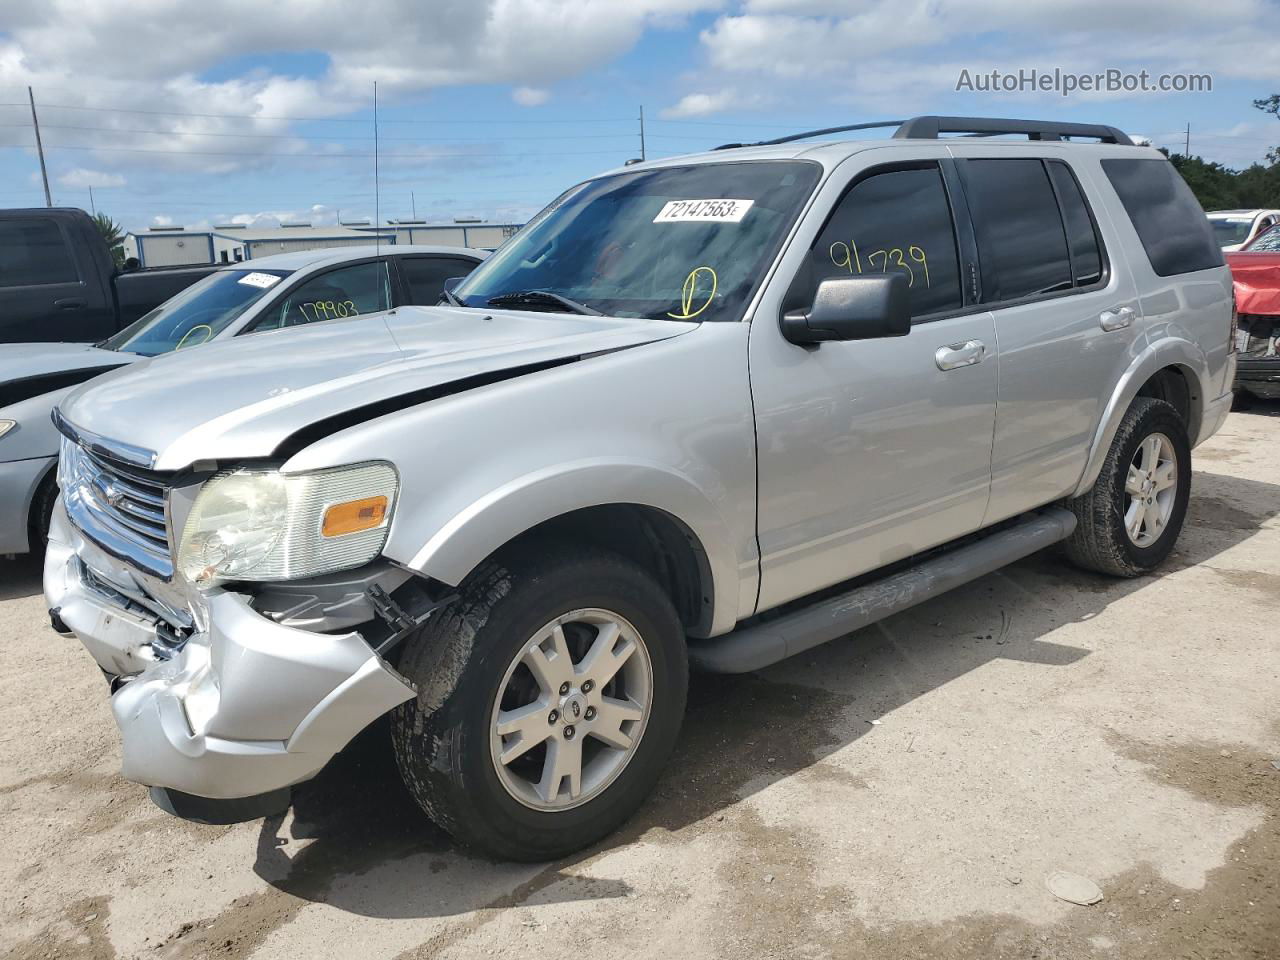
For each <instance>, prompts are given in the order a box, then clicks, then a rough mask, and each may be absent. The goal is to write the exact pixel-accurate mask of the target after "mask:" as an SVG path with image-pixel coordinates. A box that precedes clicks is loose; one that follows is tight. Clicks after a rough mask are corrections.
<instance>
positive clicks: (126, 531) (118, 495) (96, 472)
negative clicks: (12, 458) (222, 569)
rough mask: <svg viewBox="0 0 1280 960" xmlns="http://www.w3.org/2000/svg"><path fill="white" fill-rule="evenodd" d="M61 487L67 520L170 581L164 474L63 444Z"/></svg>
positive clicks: (68, 442)
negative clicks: (69, 519) (68, 518)
mask: <svg viewBox="0 0 1280 960" xmlns="http://www.w3.org/2000/svg"><path fill="white" fill-rule="evenodd" d="M59 486H60V487H61V488H62V495H63V502H64V503H65V504H66V508H67V515H68V516H69V517H70V518H71V520H72V522H73V523H75V525H76V526H77V527H79V528H80V529H81V530H82V531H84V533H85V534H86V535H87V536H88V537H89V538H90V539H91V540H93V541H94V542H95V543H97V544H98V545H99V546H100V547H102V548H103V549H104V550H106V551H107V552H109V553H112V554H114V555H116V556H118V557H120V558H122V559H124V560H127V561H129V562H131V563H134V564H135V565H137V566H138V567H139V568H140V569H142V570H144V571H146V572H147V573H150V574H152V575H154V576H157V577H161V578H162V579H165V580H168V579H169V578H170V577H172V576H173V560H172V557H171V556H170V550H169V535H168V530H167V528H166V524H165V496H166V494H167V493H168V478H167V477H166V475H165V474H162V473H158V472H156V471H154V470H147V469H145V468H143V467H138V466H135V465H133V464H128V463H124V462H123V461H119V460H116V459H114V458H112V457H108V456H106V455H105V454H103V453H101V452H99V451H97V450H89V449H88V448H86V447H85V446H82V445H81V444H80V443H77V442H76V441H75V440H72V439H70V438H69V437H64V438H63V440H62V454H61V462H60V463H59Z"/></svg>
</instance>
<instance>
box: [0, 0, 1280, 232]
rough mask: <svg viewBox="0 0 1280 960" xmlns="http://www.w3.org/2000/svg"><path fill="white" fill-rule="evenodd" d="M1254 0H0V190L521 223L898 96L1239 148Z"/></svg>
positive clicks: (1271, 127)
mask: <svg viewBox="0 0 1280 960" xmlns="http://www.w3.org/2000/svg"><path fill="white" fill-rule="evenodd" d="M1277 23H1280V9H1278V7H1277V4H1276V2H1275V0H1214V2H1213V3H1204V2H1203V0H1077V2H1073V3H1064V2H1061V0H861V2H858V0H417V2H412V0H404V2H394V0H365V2H362V3H351V2H346V3H341V2H330V0H273V2H269V3H267V2H263V0H226V2H219V0H198V2H186V3H182V2H177V0H128V2H124V0H93V2H88V0H44V2H41V3H32V2H30V0H16V2H15V0H0V205H3V206H6V207H11V206H25V205H37V204H41V203H42V202H43V194H42V191H41V187H40V180H39V171H38V166H37V163H36V158H35V152H34V149H33V144H34V138H33V135H32V129H31V116H30V110H29V107H28V106H27V102H26V96H27V86H28V85H31V86H32V87H33V88H34V91H35V97H36V104H37V107H38V108H39V111H40V120H41V128H42V135H43V139H44V144H45V150H46V155H47V159H48V163H49V177H50V181H51V187H52V190H53V198H54V202H55V203H57V204H66V205H76V206H84V207H86V208H87V207H88V205H89V188H90V187H92V188H93V193H94V201H95V203H96V205H97V207H98V208H99V209H102V210H106V211H108V212H109V213H110V214H111V215H112V216H114V217H115V218H116V219H117V220H119V221H121V222H122V223H123V224H124V225H125V226H126V227H127V228H139V227H144V226H146V225H147V224H150V223H180V224H188V225H195V224H208V223H221V222H228V221H239V222H255V221H256V222H273V219H279V218H286V219H298V218H303V219H310V220H312V221H314V222H317V223H325V222H329V223H332V222H334V221H335V219H336V218H337V217H338V216H339V215H340V216H341V217H342V219H344V220H346V219H356V218H361V217H372V216H374V214H375V197H374V176H373V170H374V158H373V153H374V137H373V114H372V110H371V107H372V99H373V86H374V81H377V84H378V100H379V121H380V122H379V151H380V154H381V160H380V167H381V185H382V197H381V214H382V216H383V218H384V219H385V218H387V217H408V216H410V215H411V214H413V213H415V212H416V215H417V216H418V217H419V218H427V219H430V220H440V219H450V218H452V217H455V216H483V217H486V218H494V219H504V220H505V219H516V220H522V219H524V218H525V217H527V216H528V215H529V214H530V213H531V212H533V211H535V210H537V209H538V208H539V207H541V206H542V205H543V204H544V203H545V202H546V201H547V200H548V199H550V198H551V197H552V196H554V195H555V194H556V193H558V192H559V191H560V190H561V189H563V188H564V187H565V186H567V185H569V184H570V183H573V182H576V181H577V180H579V179H581V178H583V177H585V176H588V175H590V174H592V173H594V172H597V171H600V170H604V169H608V168H611V167H614V166H617V165H619V164H620V163H621V162H622V161H624V160H626V159H628V158H630V157H634V156H638V155H639V153H640V143H639V137H638V122H637V116H638V114H639V111H640V108H641V106H643V108H644V112H645V117H646V133H647V138H646V140H647V142H646V148H647V152H648V155H649V156H650V157H653V156H668V155H673V154H678V153H687V152H691V151H695V150H699V149H703V148H706V147H709V146H714V145H715V144H717V143H721V142H724V141H728V140H735V141H736V140H745V139H762V138H765V137H770V136H778V135H781V134H783V133H786V132H788V131H795V130H799V129H807V128H812V127H822V126H831V125H835V124H838V123H851V122H858V121H862V120H876V119H896V118H900V117H903V116H910V115H915V114H921V113H950V114H962V115H987V116H1029V117H1037V116H1039V117H1052V118H1061V119H1071V120H1094V121H1102V122H1107V123H1111V124H1114V125H1116V126H1119V127H1121V128H1122V129H1125V130H1127V131H1129V132H1131V133H1141V134H1144V135H1147V136H1149V137H1151V138H1152V139H1153V140H1154V141H1155V142H1156V143H1157V144H1158V145H1167V146H1170V147H1173V148H1175V149H1177V150H1179V151H1180V150H1181V147H1182V139H1183V130H1184V128H1185V126H1186V124H1187V123H1190V124H1191V146H1192V153H1199V154H1202V155H1204V156H1206V157H1208V158H1210V159H1215V160H1220V161H1222V162H1224V163H1227V164H1229V165H1232V166H1237V167H1238V166H1244V165H1247V164H1249V163H1251V162H1253V161H1255V160H1259V159H1261V158H1262V157H1263V156H1264V154H1265V153H1266V152H1267V150H1268V149H1269V148H1270V147H1272V146H1275V145H1276V144H1278V143H1280V121H1277V120H1276V119H1275V118H1273V117H1268V116H1265V115H1264V114H1262V113H1260V112H1258V111H1257V110H1255V109H1253V108H1252V106H1251V101H1252V100H1253V99H1254V98H1257V97H1263V96H1266V95H1268V94H1271V93H1274V92H1280V57H1277V56H1276V55H1275V49H1274V35H1275V32H1276V26H1277ZM1020 68H1025V69H1032V68H1035V69H1039V70H1050V71H1051V70H1053V69H1054V68H1060V69H1062V70H1067V71H1074V72H1077V73H1092V72H1095V71H1100V70H1105V69H1108V68H1115V69H1120V70H1126V71H1134V72H1137V71H1140V70H1147V71H1148V72H1149V73H1151V74H1152V75H1153V76H1156V75H1159V74H1161V73H1176V72H1194V73H1208V74H1211V75H1212V77H1213V90H1212V92H1211V93H1183V94H1174V93H1170V94H1162V95H1161V94H1105V93H1092V94H1080V93H1077V94H1075V95H1073V96H1071V97H1069V98H1063V97H1061V96H1058V95H1056V94H1053V93H1020V94H999V95H997V94H991V93H978V92H968V91H960V92H957V91H956V89H955V87H956V82H957V78H958V77H959V76H960V73H961V71H962V70H968V71H970V74H971V75H974V74H978V73H981V72H989V71H990V70H992V69H998V70H1002V71H1008V72H1013V71H1017V70H1018V69H1020Z"/></svg>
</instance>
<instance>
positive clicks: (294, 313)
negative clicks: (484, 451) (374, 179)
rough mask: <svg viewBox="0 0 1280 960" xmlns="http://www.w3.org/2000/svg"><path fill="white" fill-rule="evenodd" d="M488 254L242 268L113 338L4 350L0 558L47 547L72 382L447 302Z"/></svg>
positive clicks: (356, 249)
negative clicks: (219, 344) (271, 333)
mask: <svg viewBox="0 0 1280 960" xmlns="http://www.w3.org/2000/svg"><path fill="white" fill-rule="evenodd" d="M486 256H487V254H486V253H484V252H483V251H480V250H472V249H469V248H463V247H438V246H408V245H403V244H391V245H388V246H384V247H382V248H381V249H380V250H378V249H375V248H374V247H371V246H351V247H331V248H329V249H327V250H302V251H297V252H294V253H281V254H277V255H275V256H272V257H261V258H259V259H256V260H251V261H244V262H242V263H236V264H232V265H230V266H226V267H223V268H222V269H221V270H216V271H214V272H213V273H211V274H209V275H208V276H207V277H205V278H204V279H202V280H200V281H198V282H197V283H195V284H193V285H192V286H190V287H187V289H185V290H183V291H182V292H181V293H179V294H177V295H176V296H174V297H171V298H170V299H168V300H166V301H165V302H164V303H162V304H161V305H160V306H158V307H156V308H155V309H154V310H152V311H151V312H150V313H148V314H147V315H146V316H144V317H142V318H141V319H139V320H137V321H136V322H134V323H132V324H130V325H129V326H127V327H125V328H124V329H123V330H121V331H120V332H119V333H117V334H115V335H114V336H112V337H109V338H107V339H106V340H103V341H102V342H101V343H98V344H95V345H92V346H91V345H89V344H87V343H11V344H5V345H4V349H3V352H2V353H0V555H4V554H13V553H26V552H28V551H38V550H39V549H40V548H41V547H42V546H43V544H44V537H45V533H46V531H47V530H48V529H49V514H50V512H51V511H52V510H53V501H54V498H55V497H56V496H57V493H58V491H57V486H56V483H55V477H54V465H55V463H56V460H57V455H58V434H57V431H56V430H54V428H53V421H51V420H50V419H49V414H50V412H51V411H52V410H53V407H54V405H55V404H56V403H57V402H58V401H59V400H61V399H62V398H63V397H64V396H66V395H67V393H68V391H70V390H71V388H72V387H74V386H76V385H78V384H81V383H84V382H85V381H87V380H90V379H92V378H94V377H97V376H100V375H102V374H104V373H106V372H107V371H109V370H114V369H115V368H117V367H120V366H123V365H125V364H128V363H134V362H136V361H138V360H140V359H142V358H144V357H155V356H159V355H160V354H164V353H170V352H172V351H177V350H187V349H190V348H191V347H194V346H199V345H200V344H203V343H205V342H206V341H209V340H224V339H229V338H232V337H237V336H241V335H244V334H251V333H259V332H262V331H265V330H277V329H280V328H282V327H295V326H302V325H305V324H310V323H314V322H316V321H318V320H334V319H338V318H342V317H350V316H357V315H360V314H365V313H374V312H377V311H380V310H386V309H387V308H388V307H395V306H401V305H403V304H426V305H428V306H430V305H433V304H435V303H436V302H437V301H438V300H439V299H440V295H441V293H442V291H443V289H444V285H445V281H446V280H449V279H451V278H453V277H461V276H465V275H466V274H469V273H470V272H471V271H472V270H473V269H474V268H475V266H476V264H478V263H480V261H482V260H483V259H484V258H485V257H486Z"/></svg>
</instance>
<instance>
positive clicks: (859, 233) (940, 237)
mask: <svg viewBox="0 0 1280 960" xmlns="http://www.w3.org/2000/svg"><path fill="white" fill-rule="evenodd" d="M806 267H807V269H808V272H809V286H810V291H811V292H812V290H814V289H816V288H817V285H818V283H819V282H820V281H822V280H827V279H829V278H832V277H848V276H855V277H856V276H859V275H860V274H876V273H891V272H892V273H901V274H904V275H905V276H906V278H907V283H908V285H909V287H910V289H911V315H912V316H913V317H919V316H923V315H925V314H930V313H937V312H939V311H941V310H948V309H955V308H959V307H960V305H961V303H962V302H963V298H962V297H961V294H960V270H959V266H958V257H957V255H956V235H955V226H954V224H953V222H952V219H951V205H950V203H949V202H948V201H947V191H946V188H945V187H944V186H943V182H942V172H941V171H940V170H939V169H938V167H937V166H936V165H933V164H930V165H929V166H927V167H920V168H912V169H907V170H888V171H885V172H884V173H875V174H872V175H871V176H869V177H867V178H866V179H865V180H861V181H859V182H858V183H856V184H854V186H853V187H852V188H851V189H850V190H849V192H848V193H846V194H845V195H844V198H843V199H842V200H841V201H840V203H839V204H838V205H837V206H836V209H835V212H834V213H833V214H832V215H831V219H830V220H828V221H827V225H826V226H825V227H823V229H822V233H821V234H819V236H818V239H817V242H816V243H815V244H814V245H813V249H812V250H810V251H809V259H808V262H807V264H806Z"/></svg>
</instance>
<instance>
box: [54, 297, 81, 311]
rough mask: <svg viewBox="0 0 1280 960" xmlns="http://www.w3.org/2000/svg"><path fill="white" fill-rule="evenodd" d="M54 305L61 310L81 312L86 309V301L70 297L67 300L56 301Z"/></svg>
mask: <svg viewBox="0 0 1280 960" xmlns="http://www.w3.org/2000/svg"><path fill="white" fill-rule="evenodd" d="M53 305H54V306H55V307H57V308H58V309H59V310H80V309H82V308H83V307H84V301H83V300H81V299H79V298H78V297H68V298H67V299H65V300H55V301H53Z"/></svg>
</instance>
